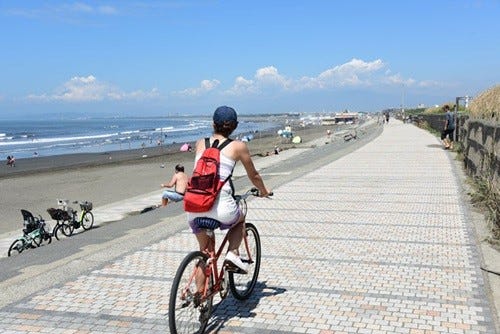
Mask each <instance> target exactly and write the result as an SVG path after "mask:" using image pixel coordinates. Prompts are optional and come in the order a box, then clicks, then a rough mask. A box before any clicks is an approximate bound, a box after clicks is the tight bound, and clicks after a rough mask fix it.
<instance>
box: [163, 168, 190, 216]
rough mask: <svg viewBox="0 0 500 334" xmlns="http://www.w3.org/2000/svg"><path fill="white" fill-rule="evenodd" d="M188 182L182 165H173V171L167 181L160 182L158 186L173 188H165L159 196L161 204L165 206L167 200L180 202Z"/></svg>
mask: <svg viewBox="0 0 500 334" xmlns="http://www.w3.org/2000/svg"><path fill="white" fill-rule="evenodd" d="M187 184H188V176H187V175H186V173H184V166H182V165H181V164H178V165H176V166H175V173H174V175H173V176H172V179H171V180H170V182H169V183H162V184H161V185H160V187H162V188H171V187H175V188H174V190H165V191H164V192H163V194H162V196H161V206H162V207H165V206H167V204H168V201H172V202H180V201H182V199H183V198H184V193H185V192H186V188H187Z"/></svg>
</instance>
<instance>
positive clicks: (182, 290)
mask: <svg viewBox="0 0 500 334" xmlns="http://www.w3.org/2000/svg"><path fill="white" fill-rule="evenodd" d="M207 259H208V256H207V255H206V254H205V253H203V252H199V251H196V252H191V253H189V254H188V255H187V256H186V257H185V258H184V260H183V261H182V262H181V264H180V265H179V268H178V269H177V273H176V274H175V278H174V281H173V283H172V289H171V291H170V301H169V306H168V325H169V327H170V333H172V334H177V333H203V332H204V331H205V328H206V327H207V324H208V320H209V319H210V315H211V313H212V305H213V295H212V296H211V297H209V298H207V299H205V300H203V299H202V298H201V296H200V294H199V293H197V291H198V289H197V287H196V282H195V277H194V276H195V273H196V271H197V270H204V268H205V265H206V264H207ZM207 279H209V280H210V281H209V282H210V285H211V284H213V277H212V276H210V277H208V278H207Z"/></svg>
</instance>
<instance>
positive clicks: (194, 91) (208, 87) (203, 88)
mask: <svg viewBox="0 0 500 334" xmlns="http://www.w3.org/2000/svg"><path fill="white" fill-rule="evenodd" d="M219 85H220V81H219V80H216V79H213V80H202V81H201V83H200V86H199V87H195V88H186V89H184V90H181V91H176V92H173V95H177V96H199V95H202V94H205V93H208V92H210V91H212V90H214V89H215V88H216V87H217V86H219Z"/></svg>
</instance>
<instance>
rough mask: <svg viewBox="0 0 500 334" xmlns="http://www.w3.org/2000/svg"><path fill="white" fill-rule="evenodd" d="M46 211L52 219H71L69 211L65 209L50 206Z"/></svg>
mask: <svg viewBox="0 0 500 334" xmlns="http://www.w3.org/2000/svg"><path fill="white" fill-rule="evenodd" d="M47 212H48V213H49V215H50V217H51V218H52V219H54V220H63V221H64V220H71V217H70V216H69V213H68V212H67V211H65V210H62V209H55V208H50V209H47Z"/></svg>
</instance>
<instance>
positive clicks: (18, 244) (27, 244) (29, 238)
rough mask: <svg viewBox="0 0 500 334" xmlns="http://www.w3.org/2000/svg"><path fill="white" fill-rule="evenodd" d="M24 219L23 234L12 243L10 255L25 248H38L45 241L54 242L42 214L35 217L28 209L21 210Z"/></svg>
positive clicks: (8, 253)
mask: <svg viewBox="0 0 500 334" xmlns="http://www.w3.org/2000/svg"><path fill="white" fill-rule="evenodd" d="M21 214H22V215H23V219H24V222H23V224H24V228H23V235H22V236H21V237H19V238H17V239H16V240H14V242H13V243H12V244H11V245H10V247H9V251H8V252H7V255H8V256H12V255H15V254H20V253H22V252H23V251H24V250H25V249H29V248H36V247H39V246H41V245H42V243H43V242H44V241H46V242H47V244H50V243H51V242H52V235H51V233H50V232H49V231H50V226H48V225H47V224H46V223H45V221H44V220H43V218H42V216H38V217H34V216H33V214H32V213H31V212H29V211H27V210H21Z"/></svg>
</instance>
